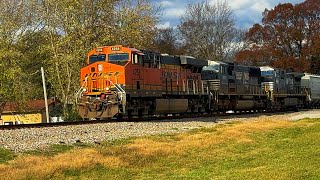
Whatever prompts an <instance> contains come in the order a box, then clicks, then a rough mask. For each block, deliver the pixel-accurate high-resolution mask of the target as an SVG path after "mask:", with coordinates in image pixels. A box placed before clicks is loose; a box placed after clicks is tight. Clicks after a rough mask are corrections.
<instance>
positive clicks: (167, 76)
mask: <svg viewBox="0 0 320 180" xmlns="http://www.w3.org/2000/svg"><path fill="white" fill-rule="evenodd" d="M162 78H163V79H180V78H181V73H178V72H162Z"/></svg>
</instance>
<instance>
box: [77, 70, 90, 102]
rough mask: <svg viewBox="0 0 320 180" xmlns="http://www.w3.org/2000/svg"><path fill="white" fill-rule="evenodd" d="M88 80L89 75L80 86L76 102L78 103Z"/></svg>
mask: <svg viewBox="0 0 320 180" xmlns="http://www.w3.org/2000/svg"><path fill="white" fill-rule="evenodd" d="M87 80H88V76H87V77H85V78H84V82H83V83H82V86H81V87H80V89H79V90H78V91H77V93H76V104H78V99H80V97H81V94H82V92H83V90H84V89H85V88H84V87H85V86H87V85H88V81H87Z"/></svg>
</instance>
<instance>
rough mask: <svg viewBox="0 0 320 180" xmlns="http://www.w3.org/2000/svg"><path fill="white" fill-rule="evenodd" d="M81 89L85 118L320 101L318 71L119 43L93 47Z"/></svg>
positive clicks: (308, 104)
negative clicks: (246, 63) (210, 58)
mask: <svg viewBox="0 0 320 180" xmlns="http://www.w3.org/2000/svg"><path fill="white" fill-rule="evenodd" d="M80 81H81V82H80V83H81V89H80V90H79V91H78V93H77V100H78V105H79V114H80V115H81V117H83V118H96V119H102V118H119V119H120V118H123V117H124V116H125V117H128V118H131V117H146V116H155V115H168V114H172V115H179V114H186V113H196V114H202V113H212V112H226V111H228V110H233V111H272V110H286V109H292V110H297V109H298V108H302V107H318V106H319V105H320V90H319V87H320V76H317V75H305V74H303V73H295V72H286V71H284V70H281V69H275V68H272V67H251V66H244V65H239V64H235V63H226V62H216V61H208V60H202V59H196V58H194V57H191V56H174V55H168V54H160V53H157V52H152V51H146V50H138V49H135V48H131V47H125V46H121V45H116V46H103V47H98V48H95V49H93V50H91V51H90V52H89V53H88V57H87V66H85V67H83V68H82V69H81V74H80Z"/></svg>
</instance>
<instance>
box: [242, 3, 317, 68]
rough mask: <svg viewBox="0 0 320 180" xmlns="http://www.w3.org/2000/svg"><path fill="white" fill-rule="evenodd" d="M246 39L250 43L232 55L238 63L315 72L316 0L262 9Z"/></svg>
mask: <svg viewBox="0 0 320 180" xmlns="http://www.w3.org/2000/svg"><path fill="white" fill-rule="evenodd" d="M246 40H247V41H249V42H250V47H249V48H247V49H245V50H243V51H241V52H239V53H238V54H237V55H236V61H238V62H239V63H243V64H250V65H258V66H261V65H270V66H273V67H278V68H282V69H287V70H292V71H298V72H311V73H317V72H318V73H319V71H320V4H319V1H318V0H306V1H305V2H303V3H300V4H296V5H292V4H291V3H285V4H279V5H277V6H276V7H275V8H273V9H271V10H267V9H266V10H265V11H264V13H263V19H262V23H261V24H255V25H253V27H251V28H250V29H249V31H248V32H247V34H246Z"/></svg>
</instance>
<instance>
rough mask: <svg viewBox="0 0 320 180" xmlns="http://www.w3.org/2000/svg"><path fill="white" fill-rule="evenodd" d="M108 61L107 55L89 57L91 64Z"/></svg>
mask: <svg viewBox="0 0 320 180" xmlns="http://www.w3.org/2000/svg"><path fill="white" fill-rule="evenodd" d="M105 60H106V55H105V54H99V55H91V56H90V57H89V63H90V64H92V63H95V62H98V61H105Z"/></svg>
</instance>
